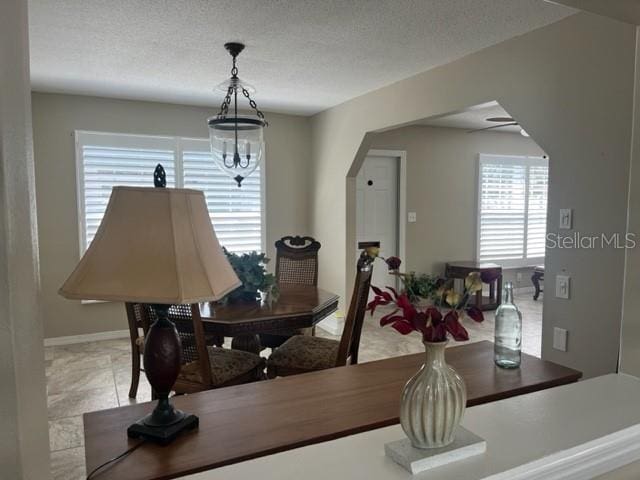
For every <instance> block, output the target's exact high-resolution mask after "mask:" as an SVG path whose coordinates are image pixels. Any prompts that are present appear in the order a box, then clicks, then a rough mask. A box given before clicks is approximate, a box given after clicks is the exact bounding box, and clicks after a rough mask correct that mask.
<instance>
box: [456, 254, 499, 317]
mask: <svg viewBox="0 0 640 480" xmlns="http://www.w3.org/2000/svg"><path fill="white" fill-rule="evenodd" d="M473 272H478V273H480V278H481V279H482V282H483V283H487V284H489V296H488V297H483V296H482V290H479V291H478V292H477V293H476V307H478V308H479V309H480V310H495V309H496V308H498V305H500V303H501V301H502V266H500V265H498V264H497V263H487V262H448V263H447V266H446V268H445V272H444V276H445V277H447V278H460V279H462V280H464V279H465V278H467V276H468V275H469V274H470V273H473Z"/></svg>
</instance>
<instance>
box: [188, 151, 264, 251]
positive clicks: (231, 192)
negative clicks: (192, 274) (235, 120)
mask: <svg viewBox="0 0 640 480" xmlns="http://www.w3.org/2000/svg"><path fill="white" fill-rule="evenodd" d="M181 145H182V167H183V175H184V177H183V178H184V186H185V187H186V188H195V189H197V190H202V191H203V192H204V195H205V197H206V199H207V207H208V208H209V215H210V216H211V222H212V223H213V225H214V226H215V229H216V234H217V235H218V239H219V240H220V243H222V244H223V245H224V246H225V247H226V248H227V249H228V250H229V251H231V252H248V251H252V250H256V251H260V250H262V182H261V177H262V174H261V171H260V167H258V168H257V169H256V170H255V171H254V172H253V173H252V174H251V176H249V177H248V178H246V179H245V180H243V181H242V187H240V188H238V186H237V185H236V184H235V183H234V182H233V181H231V182H230V181H229V180H230V178H229V177H228V176H227V175H225V174H224V173H223V172H222V171H221V170H220V169H219V168H218V167H217V166H216V165H215V164H214V163H213V160H212V158H211V150H210V146H209V141H208V140H201V139H189V140H186V139H185V140H183V141H182V142H181Z"/></svg>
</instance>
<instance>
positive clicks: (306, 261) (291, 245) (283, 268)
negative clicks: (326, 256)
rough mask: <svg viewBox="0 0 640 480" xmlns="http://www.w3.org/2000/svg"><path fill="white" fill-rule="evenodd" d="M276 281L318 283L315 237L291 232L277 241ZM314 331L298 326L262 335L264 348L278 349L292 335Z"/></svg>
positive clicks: (278, 282)
mask: <svg viewBox="0 0 640 480" xmlns="http://www.w3.org/2000/svg"><path fill="white" fill-rule="evenodd" d="M275 247H276V283H277V284H278V285H305V286H311V287H315V286H317V285H318V250H320V247H321V245H320V242H318V241H317V240H315V239H314V238H312V237H301V236H299V235H296V236H292V235H288V236H286V237H282V238H281V239H280V240H278V241H276V243H275ZM304 334H311V335H314V334H315V329H314V328H311V329H298V330H288V331H281V332H277V333H263V334H260V344H261V345H262V347H269V348H276V347H279V346H280V345H282V344H283V343H284V342H285V341H286V340H287V339H289V338H291V336H293V335H304Z"/></svg>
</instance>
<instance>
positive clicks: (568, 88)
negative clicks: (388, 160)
mask: <svg viewBox="0 0 640 480" xmlns="http://www.w3.org/2000/svg"><path fill="white" fill-rule="evenodd" d="M635 34H636V29H635V27H633V26H631V25H628V24H624V23H621V22H618V21H615V20H611V19H607V18H603V17H598V16H596V15H592V14H584V13H580V14H576V15H573V16H571V17H568V18H566V19H563V20H561V21H559V22H557V23H554V24H551V25H549V26H546V27H544V28H541V29H538V30H534V31H532V32H530V33H528V34H525V35H522V36H519V37H516V38H513V39H511V40H508V41H506V42H503V43H500V44H498V45H495V46H492V47H489V48H486V49H484V50H481V51H480V52H477V53H474V54H472V55H468V56H466V57H464V58H462V59H460V60H457V61H455V62H452V63H449V64H447V65H444V66H441V67H438V68H434V69H432V70H429V71H427V72H423V73H420V74H418V75H415V76H413V77H411V78H408V79H405V80H402V81H400V82H397V83H395V84H393V85H390V86H387V87H384V88H381V89H379V90H376V91H373V92H370V93H368V94H366V95H363V96H361V97H358V98H355V99H353V100H350V101H348V102H345V103H343V104H341V105H338V106H336V107H333V108H331V109H329V110H326V111H324V112H322V113H320V114H318V115H316V116H314V117H313V119H312V137H313V141H312V145H313V172H312V182H311V188H312V192H311V195H312V197H311V228H312V232H313V234H314V235H315V236H317V237H320V238H327V237H329V238H330V239H329V240H328V241H325V243H324V244H323V249H322V251H321V261H320V277H319V278H320V286H323V287H327V288H331V289H334V290H338V291H339V292H340V293H341V294H343V295H344V292H345V290H347V288H346V287H347V286H350V285H352V283H353V277H354V270H355V269H354V268H353V266H354V265H355V252H353V251H352V250H353V248H352V245H354V243H355V228H354V217H355V179H354V176H355V174H356V172H357V171H358V169H359V167H360V162H361V161H362V159H363V158H364V155H365V154H366V152H367V150H368V149H369V144H370V140H371V138H370V137H371V135H372V134H373V133H375V132H379V131H383V130H388V129H390V128H394V127H398V126H402V125H407V124H408V123H411V122H416V121H419V120H421V119H424V118H429V117H432V116H436V115H442V114H445V113H449V112H456V111H460V110H462V109H465V108H467V107H469V106H472V105H479V104H481V103H485V102H488V101H492V100H497V101H498V102H499V103H500V104H501V105H502V106H503V107H504V108H505V109H506V110H507V111H508V112H510V113H511V114H512V115H513V116H514V117H515V118H516V119H517V120H518V121H519V122H520V124H521V125H522V126H523V128H525V130H526V131H527V132H529V134H531V137H532V138H535V139H536V142H537V143H538V145H540V147H541V148H543V149H544V150H545V151H546V152H547V153H548V155H549V157H550V158H551V159H552V163H551V166H550V186H549V217H548V223H547V231H548V232H558V224H557V221H558V212H559V209H561V208H573V209H574V229H575V231H579V232H580V233H581V234H583V235H599V234H600V233H606V234H612V233H616V232H617V233H624V232H625V229H626V214H627V182H628V174H629V161H630V146H631V118H632V106H633V87H634V85H633V84H634V82H633V78H634V63H635ZM453 235H455V233H452V234H451V237H452V236H453ZM328 259H331V260H332V261H331V262H329V261H327V260H328ZM624 261H625V256H624V252H623V251H621V250H615V249H610V248H609V249H598V250H578V249H574V250H560V249H555V250H548V251H547V253H546V273H547V275H546V282H545V283H546V286H547V291H549V287H551V285H552V284H553V279H554V277H555V276H556V275H557V274H560V273H566V274H569V275H571V277H572V292H571V293H572V296H571V299H570V300H563V299H556V298H553V297H552V296H550V295H545V296H544V322H543V339H542V356H543V358H546V359H548V360H552V361H555V362H558V363H561V364H565V365H569V366H572V367H575V368H578V369H579V370H582V371H583V372H584V374H585V376H587V377H590V376H595V375H600V374H604V373H609V372H613V371H615V370H616V368H617V363H618V351H619V344H620V323H621V314H622V308H621V307H622V291H623V279H624ZM555 326H558V327H563V328H566V329H568V330H569V346H568V351H567V352H560V351H558V350H554V349H553V348H552V340H553V328H554V327H555Z"/></svg>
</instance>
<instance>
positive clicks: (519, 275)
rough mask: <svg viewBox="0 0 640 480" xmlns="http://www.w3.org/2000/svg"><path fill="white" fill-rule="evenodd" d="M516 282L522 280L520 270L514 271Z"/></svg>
mask: <svg viewBox="0 0 640 480" xmlns="http://www.w3.org/2000/svg"><path fill="white" fill-rule="evenodd" d="M516 282H518V283H521V282H522V272H518V273H516Z"/></svg>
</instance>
